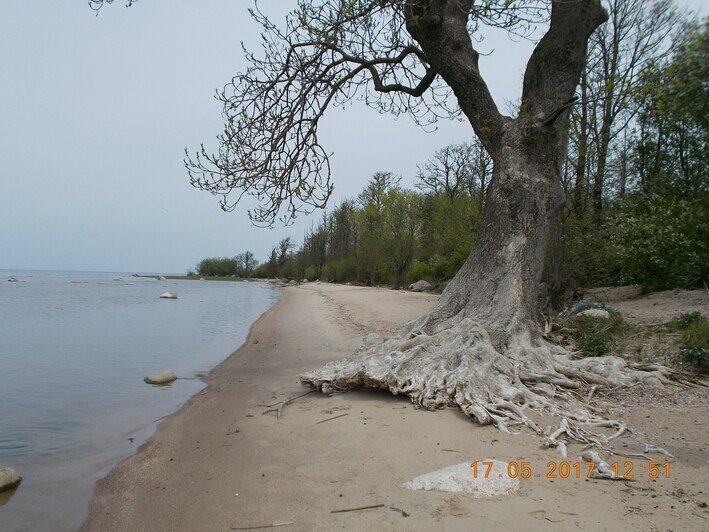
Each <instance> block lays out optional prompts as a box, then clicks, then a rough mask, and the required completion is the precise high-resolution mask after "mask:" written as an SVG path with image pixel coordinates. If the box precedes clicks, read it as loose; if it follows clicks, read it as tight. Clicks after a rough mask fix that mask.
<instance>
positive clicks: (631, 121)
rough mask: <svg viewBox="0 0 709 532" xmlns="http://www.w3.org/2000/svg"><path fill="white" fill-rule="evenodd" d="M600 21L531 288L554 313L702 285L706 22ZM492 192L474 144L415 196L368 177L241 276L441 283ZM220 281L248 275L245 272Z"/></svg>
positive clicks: (420, 179)
mask: <svg viewBox="0 0 709 532" xmlns="http://www.w3.org/2000/svg"><path fill="white" fill-rule="evenodd" d="M609 11H610V20H609V21H608V23H606V24H605V25H604V26H602V27H601V29H600V30H599V31H598V32H596V34H594V36H593V37H592V40H591V43H590V45H589V50H588V53H587V62H586V68H585V69H584V72H583V75H582V79H581V83H580V85H579V88H578V91H577V100H576V101H575V102H573V103H571V104H570V108H571V130H570V134H569V139H568V146H569V149H568V155H567V158H566V160H565V161H563V183H562V184H563V188H564V191H565V193H566V204H565V207H564V209H563V212H562V213H561V214H560V216H559V218H558V222H557V223H556V224H555V227H554V230H553V235H552V238H551V239H550V244H549V248H548V252H547V257H546V263H545V273H544V278H543V280H544V282H545V283H546V285H547V287H548V294H549V296H550V298H551V300H552V301H553V302H556V303H557V304H558V303H559V302H560V301H561V299H562V298H563V296H564V294H568V293H572V292H574V291H578V290H582V289H583V288H588V287H592V286H608V285H623V284H639V285H641V286H642V287H643V288H645V289H648V290H650V289H666V288H674V287H692V286H700V285H703V283H704V282H705V281H706V279H707V273H708V269H709V268H708V265H709V251H708V250H709V247H708V246H707V242H708V241H709V221H708V219H707V206H708V199H709V196H708V192H709V190H708V188H709V187H708V186H707V183H708V181H707V170H708V164H707V163H708V161H707V157H708V156H709V155H708V154H709V151H708V150H707V148H708V146H707V121H708V120H709V94H707V93H708V92H709V88H708V87H709V53H708V52H709V33H708V32H707V26H708V23H707V21H706V20H705V21H702V22H701V23H699V22H696V21H691V20H688V19H686V18H684V16H683V15H682V14H681V13H680V12H679V11H678V10H677V8H676V6H675V5H674V3H673V2H671V1H667V0H655V1H651V2H644V1H641V0H613V1H612V2H610V10H609ZM490 179H492V161H491V159H490V156H489V155H488V154H487V153H486V152H485V150H484V149H483V148H482V146H481V144H480V143H479V142H478V141H477V140H476V141H472V142H461V143H458V144H452V145H449V146H446V147H444V148H442V149H440V150H438V151H436V152H435V153H433V154H432V156H431V158H430V159H429V160H428V161H424V162H422V163H421V164H419V165H418V170H417V175H416V179H415V189H414V190H408V189H406V188H404V187H402V186H401V185H400V179H399V178H398V177H396V175H395V174H393V173H391V172H383V171H382V172H377V173H376V174H374V175H373V176H372V177H371V179H370V180H369V182H368V184H367V185H366V187H365V189H364V190H363V191H362V192H361V193H360V194H359V195H358V196H357V197H356V198H351V199H347V200H344V201H342V202H341V203H340V204H339V205H336V206H334V207H333V208H331V210H329V211H328V212H326V213H325V214H324V215H323V216H322V218H321V219H320V220H319V221H318V222H317V223H314V224H313V225H312V226H311V228H310V229H309V230H308V231H307V232H306V234H305V235H304V237H303V241H302V244H301V245H300V247H297V246H296V245H295V243H294V241H293V240H292V239H290V238H286V239H283V240H281V241H280V242H279V243H278V244H277V245H275V246H274V247H273V249H272V251H271V253H270V255H269V257H267V259H266V260H265V261H264V262H263V263H262V264H260V265H259V266H258V267H256V265H255V264H254V265H253V267H252V268H251V269H250V272H249V273H250V274H252V275H253V276H256V277H285V278H292V279H308V280H315V279H322V280H327V281H332V282H353V283H361V284H368V285H373V284H390V285H393V286H395V287H401V286H405V285H407V284H408V283H411V282H415V281H417V280H419V279H427V280H429V281H431V282H433V283H434V284H441V283H443V282H445V281H446V280H448V279H450V278H451V277H452V276H453V275H455V273H456V272H457V271H458V269H459V268H460V266H461V265H462V264H463V262H464V261H465V259H466V258H467V256H468V254H469V252H470V249H471V246H472V244H473V242H474V240H475V236H476V230H477V228H478V225H479V223H480V220H481V213H482V209H483V206H484V204H485V194H486V190H487V185H488V184H489V182H490ZM252 258H253V257H252ZM206 260H217V259H206ZM203 262H204V261H203ZM201 265H202V263H200V267H198V272H199V273H200V274H201V275H211V274H210V273H206V271H207V270H204V272H203V270H202V268H201ZM232 274H236V275H240V276H248V275H242V274H246V270H245V269H244V268H241V269H239V268H236V270H235V271H234V273H232Z"/></svg>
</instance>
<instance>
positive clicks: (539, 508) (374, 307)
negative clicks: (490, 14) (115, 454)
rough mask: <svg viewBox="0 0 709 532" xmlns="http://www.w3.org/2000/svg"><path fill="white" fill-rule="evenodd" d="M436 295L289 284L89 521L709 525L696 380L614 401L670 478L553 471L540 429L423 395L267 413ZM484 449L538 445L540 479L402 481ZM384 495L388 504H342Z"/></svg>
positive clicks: (340, 398)
mask: <svg viewBox="0 0 709 532" xmlns="http://www.w3.org/2000/svg"><path fill="white" fill-rule="evenodd" d="M434 300H435V296H431V295H425V294H414V293H405V292H397V291H392V290H387V289H375V288H358V287H351V286H342V285H328V284H324V283H323V284H308V285H303V286H301V287H297V288H287V289H285V290H284V296H283V298H282V299H281V300H280V301H279V303H278V304H277V305H276V306H275V307H274V308H273V309H271V311H269V312H268V313H267V314H266V315H264V316H263V317H262V318H261V319H260V320H259V321H258V322H257V323H256V324H254V326H253V328H252V331H251V335H250V337H249V339H248V340H247V342H246V344H245V345H244V346H243V347H242V348H241V349H239V350H238V351H237V352H236V353H234V354H233V355H232V356H231V357H230V358H229V359H228V360H226V361H225V362H224V363H222V364H221V365H220V366H218V367H217V368H215V369H214V370H213V371H212V373H211V374H210V375H209V377H208V379H207V383H208V387H207V388H206V389H205V390H204V391H203V392H201V393H200V394H198V395H196V396H195V397H193V398H192V399H191V400H190V401H189V402H188V403H187V404H186V405H185V406H184V407H183V408H182V409H181V410H180V411H179V412H178V413H177V414H175V415H174V416H172V417H170V418H168V419H167V420H166V421H164V422H163V423H162V424H161V426H160V427H159V429H158V430H157V432H156V434H155V436H154V437H153V438H152V439H151V440H149V441H148V442H147V443H145V444H144V445H143V446H142V447H141V448H140V449H139V451H138V453H137V454H136V455H134V456H132V457H130V458H128V459H127V460H125V461H123V462H122V463H121V464H119V465H118V466H117V467H116V468H115V469H114V470H113V472H112V473H111V474H110V475H109V476H108V477H106V478H105V479H103V480H101V481H100V482H99V483H98V485H97V487H96V492H95V495H94V499H93V501H92V503H91V511H90V516H89V518H88V520H87V522H86V523H85V525H84V529H85V530H96V531H102V532H103V531H112V530H126V531H143V530H145V531H162V530H180V531H181V530H193V531H222V530H230V528H231V527H234V528H238V527H260V526H264V525H269V524H274V523H289V522H292V523H293V524H292V525H288V526H282V527H279V528H277V529H276V530H335V529H345V530H505V529H512V530H576V529H580V530H618V529H620V528H621V527H622V528H626V529H630V530H706V529H707V526H708V525H709V512H708V511H707V508H706V504H707V502H709V497H708V496H707V489H709V488H707V486H709V482H708V480H709V464H708V463H707V456H708V455H707V446H709V431H708V421H709V418H708V416H707V413H708V409H707V406H706V404H707V403H706V394H703V395H702V394H700V397H699V398H697V396H696V394H697V392H696V391H691V392H689V391H688V392H684V391H680V392H674V393H672V394H671V395H670V396H668V398H667V400H666V401H662V402H650V401H648V402H645V403H642V402H641V403H640V406H620V403H618V405H617V406H614V407H613V410H614V412H615V413H616V414H617V415H622V416H623V417H624V418H625V419H627V420H628V422H629V423H630V425H631V426H632V427H634V428H635V429H636V434H634V435H631V436H628V437H627V438H625V439H624V443H625V444H626V445H627V446H628V447H627V451H628V452H633V451H635V450H637V449H638V448H640V446H639V444H638V443H637V440H641V441H650V443H653V444H656V445H660V446H663V447H665V448H666V449H668V450H669V451H670V452H671V453H672V454H674V456H675V458H674V459H673V460H672V463H671V472H670V478H664V475H663V476H661V477H660V478H659V479H657V480H651V479H649V478H648V465H647V462H645V461H643V460H638V459H635V460H634V462H635V473H636V475H639V474H641V473H642V474H643V476H644V478H641V479H640V478H639V479H637V480H636V481H617V482H613V481H601V480H587V479H585V478H575V477H576V475H575V474H573V473H572V475H571V478H568V479H560V478H557V479H549V478H546V473H547V471H548V470H549V468H550V467H551V466H549V465H548V462H554V463H556V464H558V463H559V462H561V460H562V459H561V457H560V456H559V455H558V454H556V453H555V452H552V451H550V450H544V449H541V448H540V441H539V440H538V439H537V438H535V437H533V436H531V435H530V434H527V433H523V434H519V435H506V434H502V433H501V432H499V431H498V430H496V429H494V428H492V427H480V426H478V425H475V424H474V423H472V422H471V421H470V420H469V419H467V418H465V417H464V416H463V415H462V414H461V413H460V412H459V411H457V410H455V409H447V410H443V411H438V412H427V411H423V410H415V409H414V408H413V406H412V404H411V403H410V402H409V401H408V400H407V399H406V398H397V397H392V396H390V395H387V394H385V393H378V392H351V393H347V394H337V395H334V396H332V397H328V396H324V395H320V394H314V393H311V394H309V395H306V396H304V397H302V398H300V399H298V400H296V401H294V402H293V403H292V404H290V405H289V406H287V407H285V409H284V411H283V418H282V419H281V420H280V421H279V420H277V419H276V415H275V413H268V414H266V415H263V412H264V411H266V410H268V407H266V406H263V405H270V404H273V403H276V402H277V401H279V400H283V399H284V398H287V397H289V396H291V395H298V394H301V393H304V392H306V391H307V388H304V387H302V386H301V385H300V384H299V381H298V375H299V374H300V373H301V372H303V371H305V370H308V369H311V368H313V367H316V366H318V365H319V364H322V363H324V362H326V361H328V360H331V359H333V358H336V357H339V356H343V355H346V354H349V353H350V352H351V351H352V350H353V349H354V348H356V347H357V346H358V345H359V344H360V343H361V341H362V338H363V337H364V336H365V335H367V334H369V333H371V332H376V333H379V334H391V333H393V332H395V331H396V330H397V329H398V327H400V326H401V325H402V324H404V323H405V322H406V321H407V320H409V319H411V318H414V317H416V316H417V315H419V314H420V313H421V312H423V311H424V310H425V309H426V308H427V306H428V305H430V303H431V302H432V301H434ZM687 394H690V395H691V394H694V395H691V398H692V399H693V400H691V401H690V400H687V399H688V397H689V395H687ZM335 416H342V417H337V418H335ZM330 418H334V419H330ZM328 419H330V420H329V421H326V422H324V423H322V421H324V420H328ZM571 452H572V457H573V456H578V449H576V448H573V447H572V449H571ZM485 458H493V459H498V460H502V461H507V462H509V461H511V460H517V461H522V460H528V461H530V466H531V469H532V472H533V475H532V478H530V479H527V480H522V481H521V488H520V491H519V492H518V493H516V494H514V495H509V496H505V497H498V498H493V499H473V498H470V497H466V496H463V495H453V494H450V493H442V492H419V491H408V490H405V489H402V488H401V487H400V486H401V484H402V483H403V482H406V481H408V480H411V479H412V478H414V477H415V476H418V475H421V474H423V473H427V472H430V471H434V470H436V469H439V468H442V467H445V466H449V465H452V464H456V463H460V462H463V461H472V460H476V459H477V460H482V459H485ZM620 460H623V461H624V460H625V459H622V458H621V459H620ZM658 460H661V459H660V458H658ZM537 475H539V476H537ZM378 504H383V505H385V506H384V507H379V508H374V509H369V510H361V511H355V512H346V513H334V514H333V513H331V511H332V510H339V509H347V508H354V507H361V506H370V505H378ZM401 510H404V511H405V512H406V513H407V514H408V517H407V516H405V515H404V514H403V513H402V511H401Z"/></svg>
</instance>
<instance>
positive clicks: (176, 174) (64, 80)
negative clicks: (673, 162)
mask: <svg viewBox="0 0 709 532" xmlns="http://www.w3.org/2000/svg"><path fill="white" fill-rule="evenodd" d="M703 2H704V0H682V1H679V2H678V3H679V4H680V5H681V6H682V7H683V8H687V9H693V10H695V11H700V10H702V12H703V14H706V8H704V7H703ZM124 4H125V2H122V1H121V0H116V3H115V4H114V5H112V6H107V7H105V8H104V9H103V10H102V11H101V14H100V16H98V17H96V16H95V15H94V13H93V12H92V11H91V10H90V9H89V7H88V5H87V2H86V1H85V0H63V1H61V2H59V1H56V0H33V1H31V2H30V1H25V0H0V269H14V270H21V269H41V270H76V271H121V272H159V273H183V272H185V271H186V270H187V269H189V268H193V267H194V265H195V264H196V263H197V262H198V261H199V260H200V259H202V258H204V257H211V256H233V255H236V254H237V253H241V252H243V251H245V250H250V251H252V252H254V253H255V254H256V257H257V258H258V259H259V260H263V259H265V257H266V256H267V254H268V252H269V250H270V248H271V247H272V246H273V245H274V244H275V243H276V242H277V241H278V240H279V239H281V238H283V237H285V236H290V237H292V238H293V239H294V240H296V241H297V242H300V241H301V240H302V236H303V233H304V231H305V230H306V229H307V228H308V227H309V226H310V224H311V223H313V222H315V221H317V219H318V218H319V217H320V216H321V212H316V213H315V214H314V215H311V216H310V217H301V218H299V219H298V221H297V222H296V224H295V225H293V226H289V227H283V226H280V225H277V226H276V227H274V228H273V229H262V228H256V227H253V226H252V225H251V224H250V222H249V220H248V217H247V215H246V209H247V208H248V206H249V204H248V203H247V204H244V206H243V207H241V208H237V211H235V212H232V213H224V212H222V211H221V210H220V208H219V205H218V199H217V198H215V197H213V196H211V195H210V194H208V193H206V192H202V191H199V190H197V189H195V188H193V187H191V186H190V184H189V180H188V177H187V174H186V171H185V169H184V167H183V164H182V159H183V155H184V149H185V148H187V149H188V150H190V151H194V150H195V149H197V148H198V147H199V145H200V143H201V142H204V143H205V144H206V145H207V146H210V145H211V146H215V143H214V140H213V139H214V137H215V136H216V134H217V133H219V131H220V130H221V128H222V122H221V107H220V105H219V102H217V101H216V100H215V99H214V98H213V95H214V91H215V89H217V88H219V87H221V86H223V85H224V84H225V83H226V82H228V81H229V80H230V79H231V77H232V76H233V75H234V74H236V73H237V72H239V71H241V70H243V69H244V68H245V67H246V66H247V65H246V61H245V59H244V57H243V53H242V51H241V44H240V43H241V42H244V43H245V44H246V46H247V47H249V48H251V49H258V45H259V31H258V30H259V28H258V26H257V25H256V24H255V23H254V22H253V21H252V20H251V19H250V17H249V15H248V12H247V9H248V7H250V6H251V5H252V2H251V1H249V0H200V1H199V2H195V1H188V0H140V1H139V2H137V3H136V4H134V5H133V7H131V8H128V9H126V8H125V7H124ZM294 4H295V2H294V1H293V0H268V2H261V6H262V8H263V9H264V11H265V12H266V13H268V14H269V15H270V16H272V18H273V20H274V21H280V20H283V18H284V16H285V13H286V12H287V11H288V10H289V9H290V8H292V7H293V5H294ZM531 46H532V45H531V44H530V43H528V42H525V41H520V40H519V39H511V38H510V37H509V36H507V35H506V34H503V33H502V32H491V33H489V34H486V35H485V40H484V41H483V42H482V43H481V44H480V45H479V46H478V48H479V50H480V51H481V52H483V53H485V52H493V53H492V54H491V55H490V56H485V55H483V56H481V58H480V67H481V71H482V73H483V76H484V77H485V78H486V80H487V82H488V85H489V86H490V89H491V92H492V94H493V96H494V97H495V99H496V101H497V102H498V105H499V106H500V107H501V108H502V109H506V107H507V102H509V101H516V100H517V99H518V98H519V94H520V91H521V80H522V74H523V69H524V65H525V64H526V61H527V59H528V57H529V54H530V52H531ZM320 138H321V140H322V143H323V144H324V145H325V146H326V148H327V149H328V150H329V151H331V152H333V153H334V156H333V159H332V165H333V181H334V184H335V193H334V195H333V197H332V199H331V205H335V204H336V203H337V202H338V201H339V200H340V199H342V198H348V197H353V196H355V195H357V194H358V193H359V191H360V190H361V189H362V188H363V187H364V185H365V183H366V182H367V180H368V178H369V177H370V176H371V175H372V174H373V173H374V172H376V171H379V170H389V171H392V172H394V173H396V174H400V175H401V176H402V177H403V180H402V184H403V185H404V186H412V185H413V182H414V179H413V177H414V175H415V171H416V165H417V164H418V163H422V162H424V161H425V160H426V159H427V158H429V157H430V156H431V155H432V154H433V152H434V151H435V150H436V149H439V148H441V147H443V146H445V145H447V144H450V143H452V142H463V141H468V140H470V138H471V129H470V127H469V126H468V125H466V124H465V123H461V122H441V123H439V124H438V129H437V130H436V131H433V132H425V131H423V130H421V129H419V128H418V127H417V126H416V125H415V124H414V123H413V122H412V121H411V120H410V119H409V118H407V117H400V118H399V119H396V120H395V119H394V118H393V117H391V116H386V115H380V114H378V113H377V112H375V111H372V110H369V109H367V108H366V107H363V105H354V106H351V107H348V108H347V109H336V110H332V111H329V112H328V114H327V115H326V117H325V120H324V122H323V124H322V125H321V129H320Z"/></svg>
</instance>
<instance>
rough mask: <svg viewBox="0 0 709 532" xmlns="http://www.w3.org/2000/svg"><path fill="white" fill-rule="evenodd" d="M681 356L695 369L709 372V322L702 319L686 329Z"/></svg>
mask: <svg viewBox="0 0 709 532" xmlns="http://www.w3.org/2000/svg"><path fill="white" fill-rule="evenodd" d="M700 318H701V316H700ZM680 356H681V358H682V360H683V361H684V362H685V363H686V364H688V365H689V366H691V367H693V368H694V369H696V370H698V371H700V372H702V373H709V322H707V321H706V320H705V319H702V320H701V321H699V322H694V323H692V324H691V325H689V326H688V327H687V328H686V329H685V331H684V334H683V335H682V344H681V347H680Z"/></svg>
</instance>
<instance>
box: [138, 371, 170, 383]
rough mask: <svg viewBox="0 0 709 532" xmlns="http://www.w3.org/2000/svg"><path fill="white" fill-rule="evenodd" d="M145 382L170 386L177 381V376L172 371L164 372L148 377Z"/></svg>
mask: <svg viewBox="0 0 709 532" xmlns="http://www.w3.org/2000/svg"><path fill="white" fill-rule="evenodd" d="M143 380H144V381H145V383H146V384H170V383H171V382H173V381H175V380H177V375H175V373H174V372H172V371H163V372H162V373H156V374H155V375H148V376H147V377H145V378H144V379H143Z"/></svg>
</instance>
